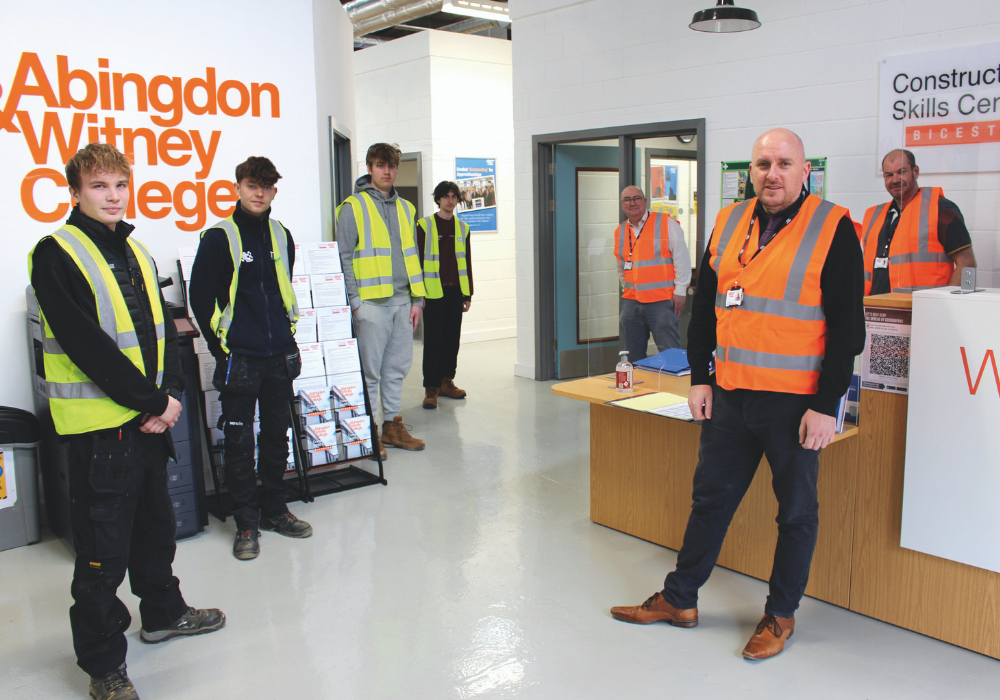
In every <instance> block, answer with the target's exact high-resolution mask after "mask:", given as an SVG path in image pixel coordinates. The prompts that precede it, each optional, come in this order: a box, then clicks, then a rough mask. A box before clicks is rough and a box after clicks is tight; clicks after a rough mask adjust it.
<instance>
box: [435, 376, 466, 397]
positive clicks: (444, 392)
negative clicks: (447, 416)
mask: <svg viewBox="0 0 1000 700" xmlns="http://www.w3.org/2000/svg"><path fill="white" fill-rule="evenodd" d="M441 396H447V397H448V398H449V399H464V398H465V389H459V388H458V387H457V386H455V382H453V381H452V380H451V379H442V380H441Z"/></svg>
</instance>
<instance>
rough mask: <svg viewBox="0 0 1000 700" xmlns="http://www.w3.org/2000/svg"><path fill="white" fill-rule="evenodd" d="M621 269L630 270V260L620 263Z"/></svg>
mask: <svg viewBox="0 0 1000 700" xmlns="http://www.w3.org/2000/svg"><path fill="white" fill-rule="evenodd" d="M622 269H624V270H631V269H632V261H631V260H629V261H628V262H626V263H623V264H622Z"/></svg>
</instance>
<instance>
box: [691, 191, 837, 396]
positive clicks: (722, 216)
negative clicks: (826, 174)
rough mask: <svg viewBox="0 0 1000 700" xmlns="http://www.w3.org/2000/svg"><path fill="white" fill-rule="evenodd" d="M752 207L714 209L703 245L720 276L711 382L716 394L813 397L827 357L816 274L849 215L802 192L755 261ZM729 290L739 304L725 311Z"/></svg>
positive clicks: (755, 227) (743, 204) (756, 230)
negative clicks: (720, 390) (724, 391)
mask: <svg viewBox="0 0 1000 700" xmlns="http://www.w3.org/2000/svg"><path fill="white" fill-rule="evenodd" d="M756 205H757V199H756V198H754V199H749V200H745V201H743V202H738V203H736V204H732V205H730V206H728V207H726V208H725V209H723V210H722V211H720V212H719V215H718V217H717V218H716V220H715V229H714V230H713V231H712V238H711V240H710V241H709V250H710V251H711V258H710V263H709V264H710V265H711V266H712V269H713V270H715V273H716V275H717V276H718V278H719V286H718V288H717V290H716V295H715V316H716V344H717V347H716V351H715V378H716V382H717V383H718V385H719V386H720V387H722V388H723V389H752V390H755V391H781V392H785V393H788V394H815V393H816V389H817V387H818V385H819V373H820V369H821V368H822V365H823V356H824V354H825V352H826V316H825V315H824V313H823V293H822V291H821V290H820V275H821V274H822V272H823V266H824V265H825V264H826V256H827V254H828V253H829V252H830V244H831V243H832V242H833V235H834V233H835V232H836V230H837V225H838V224H839V223H840V220H841V219H842V218H843V217H845V216H847V217H850V213H849V212H848V211H847V209H845V208H844V207H839V206H837V205H836V204H833V203H832V202H828V201H826V200H825V199H820V198H819V197H817V196H815V195H808V196H807V197H806V199H805V201H804V202H803V203H802V206H801V208H800V209H799V212H798V214H796V215H795V218H794V219H792V221H791V222H790V223H789V224H788V225H787V226H785V227H784V228H783V229H781V230H780V231H779V232H778V235H777V236H775V237H774V239H773V240H772V241H771V242H770V243H769V244H768V245H767V247H765V248H764V250H762V251H760V252H759V253H757V255H756V256H755V255H754V252H755V251H756V250H757V248H758V245H759V244H758V240H759V238H760V222H759V221H757V220H756V219H753V222H752V223H753V229H752V230H750V226H751V219H752V218H753V214H754V207H755V206H756ZM741 250H742V251H743V254H742V256H741V255H740V251H741ZM741 257H742V261H743V262H742V263H741V262H740V259H741ZM744 264H745V266H744ZM736 287H739V288H741V289H742V291H743V301H742V303H741V304H740V305H738V306H729V307H727V306H726V293H727V292H728V291H729V290H731V289H734V288H736Z"/></svg>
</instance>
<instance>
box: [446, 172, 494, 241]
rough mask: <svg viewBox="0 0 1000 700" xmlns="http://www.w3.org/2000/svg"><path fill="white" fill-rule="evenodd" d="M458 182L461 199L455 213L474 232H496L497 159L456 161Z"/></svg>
mask: <svg viewBox="0 0 1000 700" xmlns="http://www.w3.org/2000/svg"><path fill="white" fill-rule="evenodd" d="M455 182H456V183H458V188H459V191H460V195H461V199H460V200H459V202H458V208H457V209H456V210H455V211H456V213H457V214H458V218H459V219H461V220H462V221H464V222H465V223H467V224H468V225H469V230H470V231H471V232H477V233H483V232H487V233H496V232H497V230H498V228H497V169H496V159H495V158H456V159H455Z"/></svg>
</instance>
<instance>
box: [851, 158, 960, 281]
mask: <svg viewBox="0 0 1000 700" xmlns="http://www.w3.org/2000/svg"><path fill="white" fill-rule="evenodd" d="M919 176H920V168H919V167H917V161H916V158H915V157H914V156H913V153H911V152H910V151H907V150H902V149H900V150H895V151H890V152H889V153H888V154H887V155H886V156H885V158H883V159H882V179H883V180H884V181H885V189H886V191H888V192H889V195H890V196H891V197H892V200H890V201H888V202H885V203H884V204H879V205H878V206H874V207H871V208H870V209H869V210H868V211H866V212H865V220H864V223H863V224H862V225H861V246H862V247H863V248H864V251H865V295H869V294H886V293H888V292H894V291H896V290H897V289H907V290H913V289H926V288H928V287H943V286H945V285H957V284H959V279H960V278H961V275H962V268H963V267H975V266H976V256H975V254H974V253H973V252H972V238H971V236H969V229H967V228H966V227H965V219H963V218H962V212H961V211H959V209H958V206H957V205H956V204H955V203H954V202H952V201H951V200H948V199H945V198H944V192H943V191H942V190H941V188H940V187H920V186H919V185H918V184H917V178H918V177H919Z"/></svg>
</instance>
